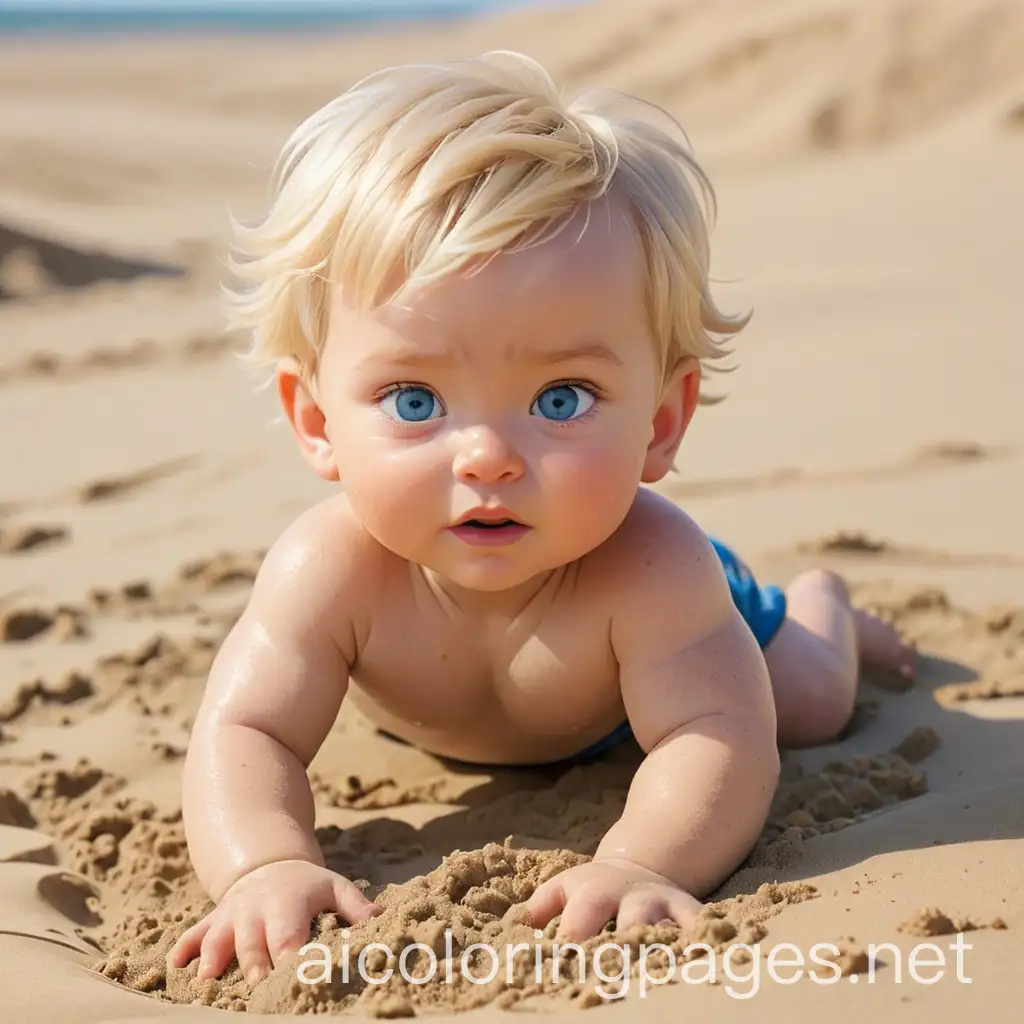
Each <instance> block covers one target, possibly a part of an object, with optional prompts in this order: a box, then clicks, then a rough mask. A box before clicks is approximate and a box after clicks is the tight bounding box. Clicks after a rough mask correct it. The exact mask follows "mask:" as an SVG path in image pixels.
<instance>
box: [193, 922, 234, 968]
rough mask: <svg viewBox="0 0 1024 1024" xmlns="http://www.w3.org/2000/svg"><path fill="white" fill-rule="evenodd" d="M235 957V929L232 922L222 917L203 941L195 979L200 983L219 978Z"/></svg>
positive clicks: (211, 927) (212, 926)
mask: <svg viewBox="0 0 1024 1024" xmlns="http://www.w3.org/2000/svg"><path fill="white" fill-rule="evenodd" d="M234 956H235V928H234V924H233V922H232V921H231V920H230V919H228V918H226V917H224V918H221V919H220V920H219V921H217V922H216V924H212V925H211V926H210V930H209V931H208V932H207V933H206V938H204V939H203V951H202V954H201V956H200V957H199V972H198V973H197V974H196V977H197V978H198V979H199V980H200V981H206V980H207V979H208V978H219V977H220V976H221V975H222V974H223V973H224V972H225V971H226V970H227V966H228V964H229V963H231V961H232V960H233V959H234Z"/></svg>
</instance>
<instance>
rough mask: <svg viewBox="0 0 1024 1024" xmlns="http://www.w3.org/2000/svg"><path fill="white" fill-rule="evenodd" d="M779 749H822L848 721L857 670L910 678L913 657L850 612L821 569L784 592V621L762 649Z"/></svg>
mask: <svg viewBox="0 0 1024 1024" xmlns="http://www.w3.org/2000/svg"><path fill="white" fill-rule="evenodd" d="M764 653H765V660H766V661H767V662H768V671H769V673H770V674H771V679H772V689H773V691H774V693H775V707H776V714H777V717H778V738H779V744H780V745H781V746H787V747H804V746H812V745H815V744H818V743H827V742H829V741H830V740H832V739H835V737H836V736H837V735H838V734H839V733H840V732H841V731H842V729H843V727H844V726H845V725H846V723H847V722H848V721H849V719H850V716H851V715H852V713H853V705H854V699H855V697H856V694H857V680H858V676H859V671H860V665H861V662H862V661H863V662H865V663H869V664H873V665H876V666H878V667H880V668H884V669H887V670H890V671H894V672H899V673H900V674H901V675H903V676H905V677H907V678H912V677H913V675H914V652H913V650H912V649H911V648H909V647H907V646H906V645H905V644H903V643H902V642H901V640H900V638H899V636H898V634H897V633H896V631H895V630H894V629H893V628H892V627H891V626H889V625H887V624H886V623H884V622H882V620H881V619H878V618H876V617H875V616H873V615H869V614H868V613H867V612H863V611H860V610H859V609H855V608H853V607H852V606H851V604H850V596H849V592H848V591H847V589H846V585H845V584H844V583H843V581H842V579H841V578H840V577H839V576H837V575H836V574H835V573H832V572H828V571H826V570H824V569H812V570H810V571H809V572H805V573H803V574H802V575H800V576H798V577H797V578H796V579H795V580H794V581H793V582H792V583H791V584H790V585H789V587H788V588H787V589H786V619H785V621H784V622H783V624H782V626H781V627H780V628H779V631H778V632H777V633H776V634H775V636H774V637H773V638H772V640H771V641H770V642H769V643H768V645H767V647H766V648H765V652H764Z"/></svg>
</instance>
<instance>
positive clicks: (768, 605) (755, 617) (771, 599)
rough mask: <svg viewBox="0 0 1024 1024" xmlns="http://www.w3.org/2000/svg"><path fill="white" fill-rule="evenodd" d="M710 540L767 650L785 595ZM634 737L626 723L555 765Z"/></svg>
mask: <svg viewBox="0 0 1024 1024" xmlns="http://www.w3.org/2000/svg"><path fill="white" fill-rule="evenodd" d="M708 539H709V540H710V541H711V544H712V546H713V547H714V549H715V551H716V552H717V554H718V557H719V559H720V560H721V562H722V568H723V569H725V578H726V579H727V580H728V581H729V590H730V591H731V592H732V599H733V603H734V604H735V605H736V607H737V608H738V609H739V613H740V615H742V616H743V618H744V620H745V621H746V623H747V625H748V626H749V627H750V631H751V632H752V633H753V634H754V637H755V639H756V640H757V642H758V644H759V645H760V647H761V650H764V648H765V647H767V646H768V644H769V642H770V641H771V639H772V637H774V636H775V634H776V633H777V632H778V630H779V627H780V626H781V625H782V623H783V621H784V620H785V618H786V593H785V591H784V590H782V589H781V588H780V587H776V586H764V587H761V586H758V583H757V580H755V579H754V577H753V575H752V574H751V572H750V570H749V569H748V568H747V567H746V566H745V565H744V564H743V562H741V561H740V559H739V558H737V557H736V555H735V554H734V553H733V552H732V551H730V550H729V548H727V547H726V546H725V545H724V544H722V543H721V542H720V541H717V540H715V539H714V537H709V538H708ZM632 735H633V730H632V729H631V728H630V726H629V722H623V723H622V725H620V726H619V727H618V728H617V729H616V730H615V731H614V732H611V733H609V734H608V735H607V736H605V737H604V738H603V739H600V740H598V741H597V742H596V743H592V744H591V745H590V746H589V747H587V748H586V749H585V750H582V751H580V753H578V754H574V755H573V756H572V757H568V758H565V759H564V760H561V761H558V762H555V763H556V764H558V765H571V764H577V763H579V762H582V761H589V760H591V759H592V758H594V757H596V756H597V755H598V754H603V753H604V752H605V751H606V750H610V749H611V748H612V747H615V746H618V745H619V744H620V743H622V742H623V741H624V740H626V739H629V737H631V736H632Z"/></svg>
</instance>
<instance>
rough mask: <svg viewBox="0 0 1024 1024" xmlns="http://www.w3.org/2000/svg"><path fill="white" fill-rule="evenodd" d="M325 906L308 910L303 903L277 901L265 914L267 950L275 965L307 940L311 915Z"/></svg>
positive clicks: (298, 948) (310, 926)
mask: <svg viewBox="0 0 1024 1024" xmlns="http://www.w3.org/2000/svg"><path fill="white" fill-rule="evenodd" d="M326 909H327V908H326V907H317V908H316V909H315V910H310V909H309V908H308V907H307V906H306V904H305V903H303V902H301V901H300V902H298V903H290V904H289V903H285V902H281V903H277V904H274V905H272V906H271V911H270V913H269V914H267V915H266V927H267V950H268V951H269V953H270V959H271V960H272V961H273V964H274V966H275V967H277V965H278V964H279V963H280V962H281V960H282V959H283V958H284V957H285V956H287V955H288V954H289V953H296V952H298V951H299V950H300V949H302V947H303V946H305V945H306V943H307V942H309V937H310V932H311V931H312V922H313V917H314V916H315V915H316V914H317V913H319V911H320V910H326Z"/></svg>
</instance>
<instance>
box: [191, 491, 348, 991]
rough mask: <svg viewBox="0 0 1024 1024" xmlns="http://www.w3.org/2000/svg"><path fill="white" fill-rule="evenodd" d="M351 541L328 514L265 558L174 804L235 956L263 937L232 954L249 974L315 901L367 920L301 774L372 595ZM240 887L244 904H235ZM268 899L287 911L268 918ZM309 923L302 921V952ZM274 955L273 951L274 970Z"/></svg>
mask: <svg viewBox="0 0 1024 1024" xmlns="http://www.w3.org/2000/svg"><path fill="white" fill-rule="evenodd" d="M359 543H360V542H359V541H358V540H357V539H356V536H355V532H354V531H353V530H352V529H351V527H350V525H349V524H348V523H347V521H346V517H345V516H344V513H342V512H340V511H339V508H338V505H337V503H335V502H326V503H324V504H323V505H320V506H317V507H316V508H314V509H312V510H311V511H310V512H308V513H306V514H305V515H304V516H303V517H302V518H301V519H299V520H298V521H297V522H296V523H295V524H294V525H293V526H292V527H291V528H289V530H288V531H287V532H286V533H285V534H284V535H283V536H282V537H281V538H280V540H279V541H278V542H277V543H276V544H275V545H274V547H273V548H272V550H271V551H270V552H269V553H268V554H267V556H266V558H265V560H264V562H263V565H262V567H261V569H260V572H259V574H258V576H257V579H256V581H255V583H254V585H253V590H252V594H251V597H250V600H249V602H248V605H247V607H246V608H245V611H244V612H243V614H242V616H241V617H240V618H239V620H238V622H237V623H236V625H235V626H234V628H233V629H232V630H231V632H230V634H229V635H228V637H227V639H226V640H225V641H224V644H223V646H222V647H221V649H220V651H219V652H218V654H217V657H216V659H215V661H214V664H213V666H212V669H211V672H210V676H209V680H208V683H207V688H206V692H205V694H204V697H203V701H202V704H201V706H200V709H199V713H198V715H197V718H196V722H195V725H194V727H193V731H192V736H191V739H190V742H189V747H188V754H187V757H186V761H185V769H184V789H183V796H182V811H183V817H184V823H185V832H186V838H187V840H188V846H189V855H190V857H191V860H192V863H193V865H194V867H195V870H196V873H197V875H198V876H199V880H200V882H201V883H202V885H203V887H204V888H205V889H206V891H207V892H208V893H209V895H210V898H211V899H212V900H213V901H214V902H215V903H219V904H222V906H221V907H218V911H219V912H221V913H220V919H219V921H220V925H221V926H222V927H221V930H222V931H224V932H227V933H229V934H228V935H227V938H226V939H225V942H228V944H229V945H230V946H231V951H230V952H234V950H235V946H236V945H237V943H236V942H234V941H229V940H230V933H233V934H234V935H235V937H236V939H237V938H238V937H239V933H240V932H242V933H245V934H247V935H249V936H251V935H252V934H253V932H254V930H255V931H257V932H258V934H257V935H256V938H255V939H253V940H252V941H253V944H254V945H255V946H256V947H257V948H256V949H255V951H253V952H251V954H250V951H248V950H243V949H242V948H240V947H239V948H238V958H239V962H240V963H242V966H243V969H245V968H246V966H247V965H248V966H252V965H256V964H259V966H261V967H262V968H264V969H265V968H266V967H267V966H269V965H268V964H267V963H266V961H267V956H266V952H267V948H266V947H267V945H269V946H271V947H273V946H277V947H283V946H295V945H296V941H297V940H299V939H300V937H299V936H298V935H291V934H288V935H282V934H281V933H280V932H281V921H282V920H284V919H287V920H288V921H290V922H294V924H293V925H291V926H290V928H289V930H294V928H296V927H299V924H300V922H301V918H302V915H303V914H305V913H306V911H307V910H309V909H310V907H309V906H307V905H306V904H307V903H308V902H309V901H311V900H313V901H315V900H320V901H321V902H324V901H326V902H328V903H331V904H333V903H336V902H340V903H342V904H343V906H342V907H341V908H339V909H342V910H343V912H344V910H345V909H347V910H348V911H349V913H348V914H347V915H346V916H349V917H350V919H352V918H358V917H363V916H366V913H367V911H368V906H367V904H368V901H366V900H365V898H364V897H363V896H362V894H361V893H360V892H359V890H358V889H356V887H355V886H353V885H352V884H351V883H350V882H348V881H347V880H345V879H342V878H340V876H336V875H333V874H331V873H329V872H327V871H326V869H325V867H324V859H323V854H322V852H321V850H320V847H319V845H318V844H317V841H316V837H315V834H314V806H313V796H312V793H311V790H310V785H309V781H308V778H307V776H306V768H307V767H308V765H309V763H310V761H311V760H312V759H313V757H314V755H315V754H316V752H317V750H318V749H319V747H320V745H321V744H322V743H323V741H324V738H325V737H326V735H327V733H328V731H329V730H330V728H331V726H332V724H333V722H334V720H335V717H336V715H337V713H338V709H339V707H340V705H341V702H342V699H343V697H344V695H345V692H346V688H347V684H348V676H349V668H350V666H351V664H352V663H353V661H354V658H355V646H356V641H355V636H356V635H357V624H356V621H355V618H354V616H353V604H354V599H355V598H356V595H360V596H363V595H365V589H366V585H367V581H366V580H364V579H361V578H360V577H361V576H362V575H365V572H364V571H363V570H362V569H361V568H360V563H361V562H365V560H366V559H365V557H364V556H362V555H361V553H360V552H359V550H358V546H359ZM285 866H287V870H284V868H285ZM268 872H270V873H272V874H274V877H273V879H270V877H269V875H268ZM275 872H276V873H275ZM240 880H244V882H243V883H242V884H241V885H240V884H239V882H240ZM243 889H245V890H246V894H247V898H246V899H245V900H240V899H238V898H237V897H238V894H239V893H240V892H241V891H242V890H243ZM270 890H274V891H270ZM226 896H230V897H231V899H226V898H225V897H226ZM264 897H266V898H264ZM272 900H279V901H287V905H286V906H284V907H281V906H278V908H277V909H276V910H272V909H270V903H269V902H268V901H272ZM261 901H262V902H261ZM243 904H244V905H243ZM257 904H259V905H257ZM322 909H328V907H327V906H324V907H323V908H322ZM331 909H333V907H332V908H331ZM215 913H216V912H215ZM315 913H316V910H315V909H314V910H313V914H315ZM313 914H309V915H308V916H306V917H305V920H304V925H305V928H306V932H307V935H306V936H303V937H301V941H305V940H306V938H307V937H308V924H309V920H310V917H311V916H313ZM212 916H213V915H211V917H212ZM217 924H218V922H217V921H214V922H213V923H212V924H211V923H210V922H207V925H208V927H213V926H215V925H217ZM199 927H200V932H197V933H195V934H193V935H192V936H191V937H189V938H186V937H183V940H184V941H183V943H182V945H181V948H180V949H179V950H178V953H177V954H176V956H175V957H174V960H175V961H177V962H178V963H181V962H182V961H184V960H186V959H188V958H190V954H194V953H195V952H197V943H199V942H202V940H203V939H204V938H205V935H206V933H205V932H202V927H201V926H199ZM200 933H201V934H200ZM214 945H215V948H212V949H211V951H210V952H209V956H207V950H206V949H205V948H204V949H203V954H204V956H203V959H204V961H205V960H210V961H211V965H212V966H211V969H212V971H213V973H219V971H217V970H216V968H217V967H218V966H220V965H222V964H225V963H226V961H229V960H230V959H231V956H230V955H227V956H226V959H225V949H224V948H222V947H223V943H221V944H220V945H217V944H214ZM279 951H280V950H279V949H274V948H270V949H269V952H270V954H271V959H273V960H274V961H275V962H276V955H275V954H276V953H278V952H279ZM243 954H244V955H243ZM244 959H247V960H248V964H247V963H243V960H244ZM204 973H210V971H204Z"/></svg>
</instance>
